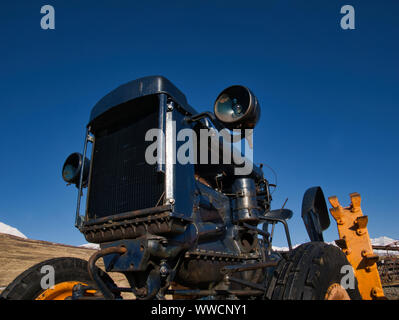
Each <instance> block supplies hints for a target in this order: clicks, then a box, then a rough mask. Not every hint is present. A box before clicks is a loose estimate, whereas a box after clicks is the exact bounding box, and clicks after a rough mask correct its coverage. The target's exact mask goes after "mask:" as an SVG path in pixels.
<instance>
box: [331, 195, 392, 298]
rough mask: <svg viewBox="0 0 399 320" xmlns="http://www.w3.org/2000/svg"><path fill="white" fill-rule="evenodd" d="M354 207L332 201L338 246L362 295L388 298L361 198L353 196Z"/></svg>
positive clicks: (335, 200)
mask: <svg viewBox="0 0 399 320" xmlns="http://www.w3.org/2000/svg"><path fill="white" fill-rule="evenodd" d="M350 198H351V204H350V206H349V207H345V208H344V207H342V206H341V205H340V203H339V201H338V198H337V197H336V196H333V197H329V198H328V200H329V201H330V204H331V206H332V208H331V209H330V213H331V215H332V216H333V217H334V219H335V221H336V222H337V227H338V233H339V240H336V241H335V243H336V244H337V245H338V246H339V247H340V248H341V249H342V251H343V252H344V253H345V254H346V257H347V258H348V261H349V262H350V264H351V265H352V267H353V270H354V272H355V276H356V279H357V281H358V286H359V291H360V295H361V296H362V298H363V299H364V300H377V299H385V296H384V291H383V290H382V286H381V280H380V275H379V273H378V270H377V261H378V256H377V255H376V254H374V252H373V248H372V246H371V242H370V237H369V233H368V231H367V222H368V218H367V216H364V215H363V212H362V209H361V208H360V203H361V197H360V194H358V193H351V194H350Z"/></svg>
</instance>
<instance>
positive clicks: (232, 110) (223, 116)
mask: <svg viewBox="0 0 399 320" xmlns="http://www.w3.org/2000/svg"><path fill="white" fill-rule="evenodd" d="M214 112H215V116H216V118H217V119H218V120H219V121H220V122H222V123H223V125H224V126H225V127H226V128H228V129H253V128H254V127H255V125H256V123H257V122H258V120H259V118H260V106H259V103H258V100H257V99H256V97H255V95H254V94H253V93H252V92H251V90H249V89H248V88H246V87H244V86H231V87H228V88H227V89H224V90H223V91H222V92H221V93H220V94H219V96H218V97H217V99H216V101H215V104H214Z"/></svg>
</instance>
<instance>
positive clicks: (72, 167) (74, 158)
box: [62, 152, 90, 186]
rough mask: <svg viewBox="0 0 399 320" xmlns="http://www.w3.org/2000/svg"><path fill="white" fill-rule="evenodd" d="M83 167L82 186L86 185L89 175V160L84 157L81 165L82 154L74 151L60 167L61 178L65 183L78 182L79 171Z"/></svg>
mask: <svg viewBox="0 0 399 320" xmlns="http://www.w3.org/2000/svg"><path fill="white" fill-rule="evenodd" d="M82 167H83V186H86V185H87V179H88V176H89V168H90V160H89V159H87V158H85V161H84V166H83V156H82V154H80V153H78V152H75V153H72V154H71V155H69V156H68V158H67V159H66V160H65V163H64V165H63V167H62V178H63V179H64V181H65V182H67V183H73V184H75V185H78V184H79V180H80V173H81V171H82Z"/></svg>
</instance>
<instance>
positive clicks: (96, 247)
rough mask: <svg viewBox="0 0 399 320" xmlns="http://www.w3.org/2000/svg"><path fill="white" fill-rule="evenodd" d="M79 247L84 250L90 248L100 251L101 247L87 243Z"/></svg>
mask: <svg viewBox="0 0 399 320" xmlns="http://www.w3.org/2000/svg"><path fill="white" fill-rule="evenodd" d="M79 247H82V248H88V249H96V250H98V249H100V245H99V244H98V243H86V244H81V245H80V246H79Z"/></svg>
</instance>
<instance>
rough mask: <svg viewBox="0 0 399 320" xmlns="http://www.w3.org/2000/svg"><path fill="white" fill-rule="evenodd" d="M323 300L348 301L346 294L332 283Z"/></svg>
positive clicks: (336, 284)
mask: <svg viewBox="0 0 399 320" xmlns="http://www.w3.org/2000/svg"><path fill="white" fill-rule="evenodd" d="M324 299H325V300H350V299H351V298H350V297H349V294H348V292H347V291H346V290H345V289H344V288H343V287H342V286H341V285H340V284H339V283H333V284H332V285H331V286H329V287H328V289H327V292H326V295H325V297H324Z"/></svg>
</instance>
